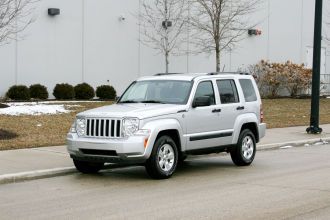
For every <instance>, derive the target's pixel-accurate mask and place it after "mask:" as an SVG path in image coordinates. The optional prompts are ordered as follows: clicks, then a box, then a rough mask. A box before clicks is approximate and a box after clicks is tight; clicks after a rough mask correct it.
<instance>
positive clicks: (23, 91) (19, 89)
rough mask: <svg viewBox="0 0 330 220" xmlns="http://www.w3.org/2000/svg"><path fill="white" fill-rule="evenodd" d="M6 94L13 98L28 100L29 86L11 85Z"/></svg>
mask: <svg viewBox="0 0 330 220" xmlns="http://www.w3.org/2000/svg"><path fill="white" fill-rule="evenodd" d="M6 96H7V97H8V98H10V99H13V100H30V91H29V88H28V87H26V86H23V85H17V86H12V87H10V88H9V90H8V92H7V94H6Z"/></svg>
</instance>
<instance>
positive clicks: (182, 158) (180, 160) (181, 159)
mask: <svg viewBox="0 0 330 220" xmlns="http://www.w3.org/2000/svg"><path fill="white" fill-rule="evenodd" d="M187 157H188V156H187V155H184V154H179V161H178V162H179V164H182V163H183V162H184V161H185V160H186V159H187Z"/></svg>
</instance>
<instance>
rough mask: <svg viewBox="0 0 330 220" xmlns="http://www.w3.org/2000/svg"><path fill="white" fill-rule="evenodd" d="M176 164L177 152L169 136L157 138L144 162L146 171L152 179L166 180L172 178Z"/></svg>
mask: <svg viewBox="0 0 330 220" xmlns="http://www.w3.org/2000/svg"><path fill="white" fill-rule="evenodd" d="M177 164H178V150H177V146H176V144H175V142H174V141H173V139H172V138H171V137H170V136H167V135H164V136H161V137H159V138H158V139H157V140H156V142H155V145H154V147H153V149H152V152H151V155H150V158H149V159H148V160H147V162H146V170H147V173H148V174H149V176H151V177H152V178H154V179H166V178H169V177H171V176H172V174H173V173H174V171H175V170H176V167H177Z"/></svg>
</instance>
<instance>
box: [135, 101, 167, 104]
mask: <svg viewBox="0 0 330 220" xmlns="http://www.w3.org/2000/svg"><path fill="white" fill-rule="evenodd" d="M141 103H160V104H165V103H164V102H161V101H157V100H145V101H141Z"/></svg>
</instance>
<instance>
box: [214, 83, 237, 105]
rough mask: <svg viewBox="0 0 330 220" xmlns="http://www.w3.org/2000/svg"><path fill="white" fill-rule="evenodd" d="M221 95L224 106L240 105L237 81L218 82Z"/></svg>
mask: <svg viewBox="0 0 330 220" xmlns="http://www.w3.org/2000/svg"><path fill="white" fill-rule="evenodd" d="M217 85H218V90H219V95H220V99H221V103H222V104H230V103H238V102H239V98H238V93H237V88H236V85H235V81H234V80H232V79H224V80H217Z"/></svg>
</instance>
